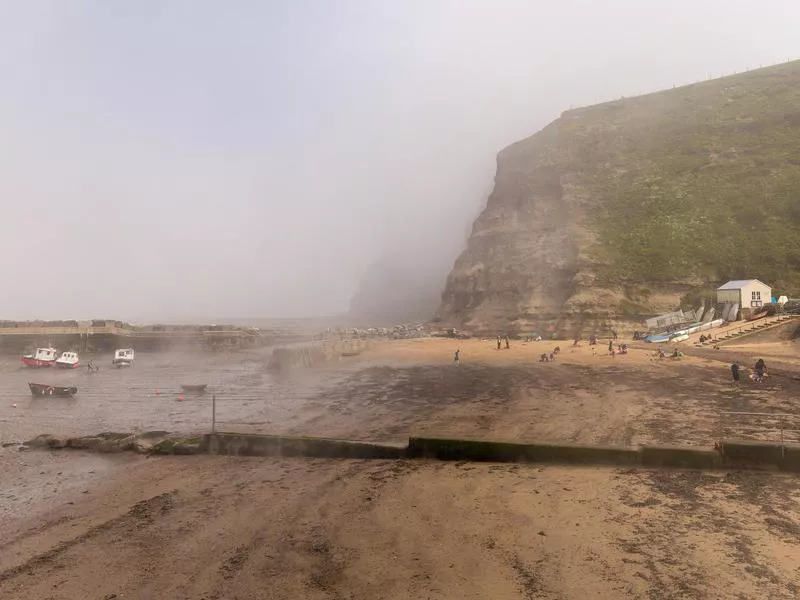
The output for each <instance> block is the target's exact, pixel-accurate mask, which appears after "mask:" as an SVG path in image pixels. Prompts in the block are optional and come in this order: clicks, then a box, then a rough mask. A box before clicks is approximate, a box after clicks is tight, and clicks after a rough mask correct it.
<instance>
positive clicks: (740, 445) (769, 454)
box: [722, 441, 784, 469]
mask: <svg viewBox="0 0 800 600" xmlns="http://www.w3.org/2000/svg"><path fill="white" fill-rule="evenodd" d="M783 455H784V451H783V447H782V446H781V445H780V444H772V443H768V442H751V441H725V442H723V443H722V457H723V461H724V462H725V464H726V465H727V466H731V467H759V468H773V469H777V468H780V466H781V465H782V464H783Z"/></svg>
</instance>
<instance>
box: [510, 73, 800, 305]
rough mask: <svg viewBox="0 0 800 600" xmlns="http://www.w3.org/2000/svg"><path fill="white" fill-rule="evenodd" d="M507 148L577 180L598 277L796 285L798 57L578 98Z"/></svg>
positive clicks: (519, 163) (519, 158)
mask: <svg viewBox="0 0 800 600" xmlns="http://www.w3.org/2000/svg"><path fill="white" fill-rule="evenodd" d="M504 159H505V163H506V164H507V168H509V169H512V170H517V169H524V168H527V169H530V168H531V165H535V167H534V168H535V171H536V173H534V175H533V176H534V177H536V176H537V174H538V175H541V176H549V174H552V173H553V172H557V173H558V174H559V176H560V177H561V180H562V182H563V180H564V176H565V175H569V177H570V178H571V179H573V180H575V181H576V182H577V184H578V186H579V187H580V188H581V194H580V197H581V200H579V203H580V204H582V205H583V206H584V209H585V214H586V215H587V222H588V223H589V224H590V225H591V227H592V229H594V230H595V231H596V232H597V236H596V237H597V241H596V243H594V244H593V246H592V247H591V248H589V249H587V251H586V254H587V256H589V257H590V260H592V261H593V262H594V263H595V270H596V271H597V273H598V275H599V277H600V280H601V281H605V282H607V283H609V284H620V283H626V282H654V283H661V282H663V283H668V282H676V281H678V282H681V281H682V282H687V281H692V282H698V281H699V282H708V283H715V282H718V281H721V280H725V279H728V278H731V279H737V278H747V277H758V278H759V279H761V280H763V281H766V282H768V283H770V284H772V285H774V286H776V287H778V288H781V289H789V290H794V291H796V292H800V61H795V62H790V63H785V64H782V65H778V66H774V67H769V68H764V69H758V70H755V71H749V72H746V73H742V74H739V75H733V76H729V77H724V78H721V79H715V80H710V81H706V82H703V83H697V84H693V85H688V86H684V87H679V88H674V89H671V90H666V91H663V92H658V93H654V94H648V95H645V96H639V97H635V98H627V99H622V100H618V101H614V102H608V103H604V104H599V105H596V106H591V107H587V108H581V109H576V110H571V111H568V112H566V113H564V114H563V115H562V117H561V118H560V119H558V120H557V121H555V122H554V123H552V124H551V125H549V126H548V127H546V128H545V129H543V130H542V131H540V132H539V133H537V134H536V135H534V136H532V137H531V138H528V139H527V140H523V141H522V142H519V143H517V144H515V145H513V146H511V147H509V148H507V149H506V150H504V151H503V153H502V154H501V164H502V163H503V161H504Z"/></svg>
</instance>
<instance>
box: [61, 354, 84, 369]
mask: <svg viewBox="0 0 800 600" xmlns="http://www.w3.org/2000/svg"><path fill="white" fill-rule="evenodd" d="M56 366H57V367H58V368H59V369H77V368H78V367H80V366H81V361H80V358H78V353H77V352H63V353H62V354H61V356H59V357H58V360H56Z"/></svg>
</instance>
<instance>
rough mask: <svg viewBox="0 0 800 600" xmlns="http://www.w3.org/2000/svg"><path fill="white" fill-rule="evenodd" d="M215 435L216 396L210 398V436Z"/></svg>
mask: <svg viewBox="0 0 800 600" xmlns="http://www.w3.org/2000/svg"><path fill="white" fill-rule="evenodd" d="M215 433H217V395H216V394H213V395H212V396H211V435H214V434H215Z"/></svg>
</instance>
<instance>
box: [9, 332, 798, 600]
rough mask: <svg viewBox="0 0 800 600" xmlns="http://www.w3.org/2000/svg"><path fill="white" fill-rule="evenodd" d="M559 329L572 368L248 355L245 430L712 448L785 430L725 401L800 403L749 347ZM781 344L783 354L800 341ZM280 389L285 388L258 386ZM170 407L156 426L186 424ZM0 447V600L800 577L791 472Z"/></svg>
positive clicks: (532, 358) (507, 353) (532, 361)
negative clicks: (661, 356)
mask: <svg viewBox="0 0 800 600" xmlns="http://www.w3.org/2000/svg"><path fill="white" fill-rule="evenodd" d="M769 343H770V344H775V343H777V342H769ZM559 344H560V346H561V348H562V352H561V353H560V356H559V358H558V360H557V361H556V362H554V363H539V362H538V358H539V355H540V354H541V353H542V352H545V351H548V352H549V351H550V350H552V348H550V346H552V345H554V344H553V343H550V342H536V343H529V344H524V343H521V342H513V341H512V347H511V349H509V350H505V349H503V350H500V351H498V350H496V349H495V346H494V344H493V342H491V341H488V342H486V341H480V340H465V341H460V340H459V341H456V340H441V339H420V340H402V341H393V342H381V343H376V344H374V345H373V347H372V348H371V349H370V350H369V351H368V352H365V353H364V354H362V355H361V356H358V357H352V358H348V359H346V360H345V361H343V362H341V363H336V364H331V365H325V366H324V367H323V368H321V369H315V370H312V371H313V372H308V371H309V370H306V372H303V373H296V374H294V375H292V376H291V377H289V378H287V379H283V380H281V381H275V382H272V381H271V379H270V376H269V375H262V376H261V378H260V379H258V381H259V383H258V384H253V382H255V381H256V379H255V378H253V375H252V373H255V372H259V373H260V372H261V367H262V365H261V363H260V362H259V360H260V359H259V358H253V357H250V358H248V360H252V361H253V362H252V364H251V365H250V366H249V367H246V368H245V367H239V368H242V369H245V370H246V369H252V373H251V374H250V375H244V379H243V382H242V383H240V384H239V385H240V388H238V389H241V390H243V391H242V392H241V394H242V395H243V396H245V395H247V396H251V397H252V398H251V399H250V401H251V402H253V403H254V404H253V405H251V406H249V407H247V408H246V410H245V409H242V408H241V407H238V408H236V407H231V411H232V412H231V414H235V415H236V418H235V419H231V421H236V423H235V424H231V425H230V427H229V428H230V429H231V430H236V431H259V432H265V433H289V434H302V435H324V436H328V437H342V438H348V439H361V440H379V441H403V440H404V439H406V438H407V437H408V436H409V435H416V434H426V435H438V436H460V437H465V438H475V439H494V440H509V441H566V442H580V443H598V444H619V445H636V444H642V443H651V442H658V443H662V444H679V445H695V446H709V445H713V443H714V442H715V441H716V440H718V439H720V438H721V437H722V436H732V435H735V436H738V437H742V436H749V437H751V438H753V437H755V438H760V439H773V440H774V439H776V437H777V435H778V433H777V430H776V429H775V428H774V427H773V426H772V425H774V423H771V422H770V421H769V420H768V419H767V420H764V419H761V420H760V421H758V422H757V423H752V422H750V421H747V420H746V419H744V418H738V417H734V416H731V415H727V414H726V413H727V412H781V413H791V414H798V412H800V411H797V409H796V408H795V407H794V405H793V404H794V401H793V399H794V398H795V397H796V396H797V393H798V391H800V390H799V387H800V382H797V381H795V380H794V379H793V378H791V377H787V376H778V375H776V376H775V377H772V378H770V379H769V380H768V383H767V384H765V385H763V386H756V385H753V384H750V383H743V384H742V385H739V386H734V385H732V383H731V381H730V373H729V370H728V362H727V361H728V360H729V358H728V357H729V355H730V354H732V353H736V352H740V349H736V348H734V349H729V348H726V349H725V350H721V351H720V353H719V355H718V356H719V358H718V359H717V358H709V357H708V355H707V353H705V352H703V353H699V354H700V355H698V356H693V355H687V356H684V357H683V358H682V359H680V360H670V359H666V360H657V359H653V356H652V352H653V349H651V348H647V349H644V348H641V349H640V348H634V349H632V350H631V351H630V353H629V354H627V355H622V356H615V357H611V356H608V355H607V354H606V353H605V352H603V350H604V346H600V347H599V348H598V349H597V351H596V352H595V351H593V349H592V348H590V347H588V346H581V347H579V348H575V349H573V348H569V347H567V344H566V343H565V342H560V343H559ZM752 346H753V344H751V347H750V350H752V351H754V352H756V353H758V352H760V348H759V347H758V344H755V347H752ZM457 348H460V349H461V355H460V357H461V360H460V364H455V363H454V361H453V357H452V353H453V352H454V351H455V349H457ZM780 348H781V349H782V351H783V352H784V353H785V354H786V355H787V356H789V355H790V352H789V350H790V349H791V348H794V346H793V344H784V345H783V346H780ZM687 354H691V352H689V353H687ZM765 354H767V353H766V352H765ZM772 355H774V356H777V351H773V353H772V354H770V356H772ZM711 356H712V357H713V356H714V355H713V354H712V355H711ZM234 360H235V357H234ZM768 364H769V360H768ZM220 369H222V370H225V369H234V366H233V363H232V364H231V365H230V366H225V367H220ZM131 373H133V370H132V371H131ZM247 377H250V379H249V380H248V379H247ZM230 381H231V382H234V381H236V378H235V377H233V376H232V377H231V380H230ZM248 382H250V383H249V384H248ZM231 385H233V383H231ZM248 385H250V386H251V387H249V388H248ZM272 385H274V386H278V387H274V388H271V389H273V390H274V392H275V394H274V396H275V397H270V398H264V400H263V401H262V402H261V403H259V400H258V399H257V397H258V395H259V393H263V389H270V388H269V386H272ZM259 386H264V388H261V387H259ZM279 386H282V387H283V389H284V391H285V392H286V395H281V394H279V393H277V391H278V390H279ZM231 389H233V388H231ZM248 389H249V390H251V391H249V392H248V391H247V390H248ZM231 396H232V394H231ZM80 401H81V400H80V399H76V403H80ZM98 401H99V400H98ZM0 402H2V403H3V406H2V408H0V410H2V411H3V412H0V416H2V418H4V419H11V420H13V419H20V420H21V421H22V422H23V424H24V426H23V427H22V430H23V431H25V432H27V431H29V430H31V429H33V428H35V425H36V421H35V420H33V419H32V418H31V417H25V416H24V414H23V413H21V412H20V408H21V407H20V406H18V407H17V409H16V410H17V411H18V413H12V415H17V414H23V416H13V417H9V416H8V415H9V411H10V410H11V409H8V408H7V407H6V406H5V404H6V403H7V402H8V400H7V399H6V398H3V399H2V400H0ZM131 402H133V399H132V400H131ZM150 402H163V403H164V404H165V405H167V406H171V405H178V404H181V405H185V404H186V403H187V402H188V400H187V401H184V402H178V401H177V400H176V399H175V398H174V397H170V398H169V399H166V398H163V397H159V398H152V399H151V400H150ZM231 402H233V400H231ZM143 406H144V404H143ZM40 410H46V408H45V409H40ZM131 410H133V408H131ZM169 410H172V409H164V410H162V411H160V412H157V413H153V414H154V415H155V416H154V417H153V420H154V421H156V420H157V421H158V424H160V425H162V426H164V428H169V427H168V426H169V425H170V413H169ZM175 410H180V411H183V410H186V409H185V408H184V407H183V406H181V408H180V409H175ZM237 411H238V412H237ZM134 412H135V411H134ZM82 414H83V413H82V412H81V411H80V409H75V411H74V412H73V417H74V420H73V421H71V426H72V427H74V429H76V430H81V429H85V428H89V427H91V426H92V425H93V424H94V423H95V421H92V420H91V419H89V418H88V417H87V421H86V422H85V423H84V421H83V420H82V419H83V417H81V415H82ZM92 418H94V419H96V417H92ZM116 418H117V419H118V420H119V422H120V423H121V424H124V421H125V418H124V417H123V416H118V417H116ZM136 418H137V419H138V420H137V421H136V425H137V426H139V427H148V426H150V423H149V422H148V420H147V418H146V417H142V416H141V415H137V417H136ZM26 419H27V420H26ZM187 421H188V419H186V418H185V417H179V418H176V419H175V424H176V427H173V429H174V428H178V429H180V428H181V427H182V428H183V429H186V430H189V429H192V427H193V426H192V424H191V423H188V422H187ZM248 421H249V422H248ZM264 421H269V422H264ZM45 422H46V423H48V424H51V423H54V421H45ZM114 424H115V425H116V424H117V423H116V422H115V423H114ZM201 425H202V422H201V421H200V420H198V421H197V425H196V426H194V428H195V429H197V430H200V431H202V429H203V427H202V426H201ZM13 426H14V425H13V423H11V424H9V423H8V422H7V423H6V424H5V427H7V428H8V430H10V429H11V428H12V427H13ZM799 429H800V428H799ZM40 432H41V431H39V432H37V433H40ZM0 461H3V462H2V468H3V473H4V474H5V473H7V472H8V473H11V474H12V476H11V477H10V478H9V479H8V481H9V482H10V486H7V485H4V486H3V489H2V492H0V508H2V511H0V519H2V520H0V533H2V542H0V597H3V598H12V599H17V598H20V599H21V598H53V599H59V600H62V599H73V598H142V599H144V598H156V597H170V598H187V599H189V598H192V599H195V598H207V599H211V598H218V599H228V598H231V599H232V598H239V599H246V598H287V599H288V598H358V599H361V598H363V599H368V598H390V599H395V598H396V599H400V598H410V597H419V598H437V599H438V598H441V599H445V598H447V599H450V598H453V599H456V598H476V599H477V598H520V599H530V598H552V599H557V598H558V599H576V600H577V599H583V598H587V597H596V598H610V599H616V598H620V599H622V598H643V599H652V598H656V599H678V598H698V599H699V598H720V599H722V598H726V599H727V598H731V599H737V600H738V599H744V598H752V599H754V600H755V599H760V598H795V597H797V595H798V593H799V592H798V585H800V552H798V537H797V534H798V530H797V526H796V525H795V523H796V522H797V521H798V518H800V486H799V485H798V483H797V481H796V477H794V476H790V475H783V474H777V473H757V472H746V473H744V472H694V471H679V470H674V471H670V470H661V471H659V470H647V469H615V468H577V467H560V466H537V465H493V464H475V463H436V462H427V461H346V460H322V459H277V460H276V459H251V458H235V457H212V456H195V457H163V458H142V457H138V456H100V455H91V454H83V453H80V452H77V451H69V452H67V451H62V452H61V453H47V452H39V451H28V452H20V451H19V450H18V449H17V447H16V446H9V447H7V448H3V449H2V451H0ZM5 482H6V478H5V477H4V483H5Z"/></svg>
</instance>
